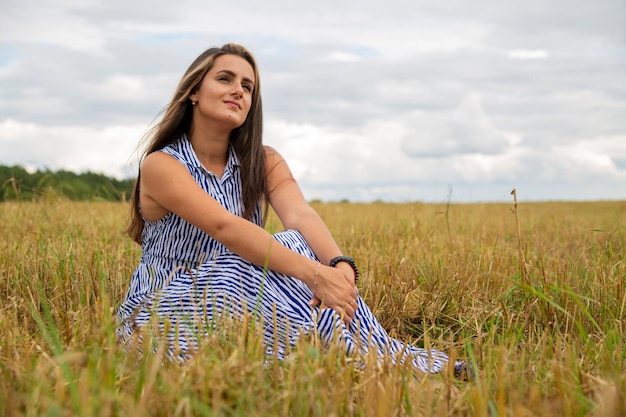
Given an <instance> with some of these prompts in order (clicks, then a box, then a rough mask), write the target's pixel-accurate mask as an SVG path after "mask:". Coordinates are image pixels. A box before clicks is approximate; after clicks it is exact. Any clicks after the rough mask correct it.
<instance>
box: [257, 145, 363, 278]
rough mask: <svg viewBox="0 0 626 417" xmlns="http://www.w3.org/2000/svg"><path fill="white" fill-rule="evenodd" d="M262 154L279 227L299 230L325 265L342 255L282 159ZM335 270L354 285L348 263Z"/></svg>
mask: <svg viewBox="0 0 626 417" xmlns="http://www.w3.org/2000/svg"><path fill="white" fill-rule="evenodd" d="M265 154H266V170H267V172H268V186H269V189H270V203H271V205H272V208H273V209H274V211H275V212H276V214H277V215H278V217H279V218H280V220H281V222H282V224H283V227H284V228H285V229H293V230H297V231H299V232H300V233H301V234H302V236H304V239H305V240H306V241H307V243H308V244H309V246H311V249H313V252H314V253H315V255H316V256H317V257H318V258H319V259H320V260H321V261H322V263H324V264H325V265H328V263H329V262H330V260H331V259H332V258H334V257H335V256H339V255H342V252H341V249H340V248H339V246H338V245H337V243H336V242H335V239H333V237H332V235H331V233H330V231H329V230H328V227H327V226H326V224H325V223H324V221H323V220H322V219H321V217H320V216H319V214H317V212H316V211H315V210H313V208H312V207H311V206H310V205H309V204H308V203H307V201H306V200H305V199H304V196H303V195H302V191H301V190H300V187H299V186H298V184H297V182H296V180H295V179H294V178H293V175H292V174H291V171H290V170H289V167H288V165H287V163H286V162H285V160H284V159H283V157H282V156H281V155H280V154H279V153H278V152H277V151H275V150H274V149H272V148H270V147H266V152H265ZM337 268H338V269H341V270H342V271H344V272H345V273H346V274H348V276H349V277H352V279H353V280H352V283H354V271H353V270H352V268H351V267H350V266H349V265H348V264H345V263H339V264H337Z"/></svg>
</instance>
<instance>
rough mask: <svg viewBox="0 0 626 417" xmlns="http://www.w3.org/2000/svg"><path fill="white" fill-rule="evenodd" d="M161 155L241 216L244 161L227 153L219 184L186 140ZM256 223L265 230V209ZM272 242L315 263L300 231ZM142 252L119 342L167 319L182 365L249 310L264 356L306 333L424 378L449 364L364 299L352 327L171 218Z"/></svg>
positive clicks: (151, 232)
mask: <svg viewBox="0 0 626 417" xmlns="http://www.w3.org/2000/svg"><path fill="white" fill-rule="evenodd" d="M162 151H163V152H165V153H167V154H169V155H171V156H173V157H174V158H176V159H177V160H178V161H180V162H181V163H182V164H183V165H185V166H186V167H187V169H188V170H189V172H190V173H191V175H192V176H193V178H194V179H195V180H196V181H197V182H198V184H200V186H201V187H202V188H203V189H204V190H205V191H206V192H207V193H209V194H210V195H211V196H212V197H213V198H215V199H216V200H217V201H219V202H220V203H221V204H222V205H223V206H224V207H226V209H227V210H229V211H230V212H232V213H234V214H237V215H242V213H243V207H242V203H241V201H240V195H241V179H240V175H239V162H238V159H237V157H236V155H235V153H234V152H232V151H231V152H230V156H229V159H228V163H227V166H226V169H225V171H224V173H223V175H222V178H221V179H220V178H218V177H217V176H216V175H214V174H212V173H211V172H209V171H207V170H206V169H205V168H204V167H203V166H202V164H201V163H200V162H199V160H198V158H197V156H196V154H195V153H194V151H193V149H192V147H191V143H190V142H189V141H188V140H187V139H186V138H185V137H183V138H182V139H181V140H179V141H178V142H177V143H175V144H172V145H170V146H168V147H166V148H164V149H163V150H162ZM253 220H254V222H255V223H256V224H259V225H260V224H261V210H260V205H259V207H258V208H257V212H256V214H255V217H254V219H253ZM274 238H275V239H276V240H277V241H279V242H280V243H282V244H283V245H285V246H287V247H288V248H291V249H292V250H294V251H296V252H298V253H300V254H302V255H304V256H307V257H309V258H312V259H316V257H315V254H314V253H313V252H312V250H311V248H310V247H309V245H308V244H307V243H306V241H305V240H304V238H303V237H302V235H301V234H300V233H299V232H296V231H293V230H287V231H283V232H280V233H277V234H275V235H274ZM142 252H143V255H142V258H141V261H140V263H139V266H138V267H137V269H136V270H135V273H134V274H133V276H132V279H131V282H130V287H129V289H128V293H127V295H126V298H125V300H124V301H123V303H122V304H121V306H120V307H119V310H118V318H119V320H120V322H121V326H120V328H119V329H118V334H119V336H120V339H121V341H122V343H124V342H128V341H130V340H132V336H133V333H134V332H138V329H140V328H141V327H142V326H143V325H145V324H147V323H148V321H149V320H150V319H151V317H152V316H156V317H157V318H158V319H160V320H159V321H160V322H163V320H164V319H165V318H167V320H169V322H170V323H171V327H170V329H172V330H171V331H169V332H168V334H167V339H168V340H167V342H168V356H169V357H170V358H177V359H185V358H187V357H189V355H191V354H192V353H193V351H194V350H195V349H196V347H197V346H198V343H201V340H202V339H201V337H200V335H201V334H205V333H206V329H207V328H210V327H211V324H212V322H213V320H215V319H217V317H218V316H223V315H225V314H234V315H235V316H236V317H237V316H239V317H241V316H242V315H243V313H244V310H247V311H248V312H250V313H253V314H256V315H260V316H261V317H262V318H263V320H262V322H263V335H264V341H265V346H266V352H267V353H268V354H272V355H277V356H278V357H279V358H283V357H284V355H285V354H286V353H287V352H288V350H289V348H290V347H291V346H293V345H294V344H295V343H296V341H297V340H298V338H299V337H300V336H301V335H303V334H310V333H311V332H318V335H319V337H320V340H322V341H323V342H324V343H327V344H330V343H341V344H342V345H343V347H344V348H345V349H346V351H347V352H348V353H350V354H353V353H356V352H359V351H360V352H361V353H363V354H365V353H367V352H368V351H369V350H370V349H372V348H375V349H377V351H378V355H379V357H383V356H384V355H391V357H392V358H393V359H394V361H396V362H398V363H405V362H406V361H407V360H410V361H412V363H413V365H414V366H415V368H417V369H419V370H421V371H424V372H439V371H441V369H442V368H443V366H444V365H445V364H446V363H447V361H448V357H447V356H446V355H445V354H443V353H442V352H439V351H435V350H425V349H422V348H417V347H414V346H411V345H408V344H404V343H403V342H400V341H399V340H396V339H393V338H391V337H389V335H388V334H387V332H386V331H385V330H384V329H383V328H382V326H381V325H380V324H379V323H378V321H377V320H376V318H375V317H374V315H373V314H372V312H371V311H370V309H369V308H368V307H367V305H366V304H365V302H364V301H363V300H362V299H361V298H360V297H359V300H358V304H359V307H358V309H357V311H356V316H355V319H354V320H353V321H352V323H351V324H350V326H349V327H348V326H346V325H345V323H344V322H343V320H341V318H340V317H339V316H338V314H337V313H336V312H335V311H334V310H332V309H323V310H320V309H319V308H317V307H315V308H312V307H311V306H310V305H309V301H310V300H311V298H312V296H313V294H312V293H311V291H310V290H309V288H308V287H307V286H306V285H305V284H304V283H303V282H302V281H300V280H298V279H296V278H292V277H288V276H285V275H283V274H279V273H276V272H274V271H268V270H264V269H263V268H261V267H258V266H256V265H253V264H251V263H250V262H248V261H246V260H244V259H242V258H241V257H240V256H238V255H236V254H234V253H232V252H231V251H229V250H228V249H226V248H225V247H224V246H223V245H222V244H221V243H220V242H217V241H216V240H214V239H213V238H211V236H209V235H207V234H206V233H204V232H203V231H201V230H200V229H198V228H197V227H195V226H193V225H191V224H190V223H188V222H187V221H185V220H183V219H182V218H180V217H178V216H177V215H175V214H173V213H171V212H170V213H169V214H167V215H166V216H165V217H163V218H162V219H161V220H158V221H155V222H150V221H146V222H145V228H144V231H143V235H142ZM203 327H204V329H205V332H204V333H203V331H202V328H203ZM458 365H459V364H457V366H458Z"/></svg>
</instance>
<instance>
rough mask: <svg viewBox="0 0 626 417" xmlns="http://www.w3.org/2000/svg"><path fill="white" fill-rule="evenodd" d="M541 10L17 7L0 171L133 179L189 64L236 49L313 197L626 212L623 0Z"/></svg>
mask: <svg viewBox="0 0 626 417" xmlns="http://www.w3.org/2000/svg"><path fill="white" fill-rule="evenodd" d="M529 1H530V2H531V3H530V5H528V4H529V3H528V2H527V1H524V2H514V3H512V4H511V3H502V4H500V3H493V2H488V1H485V0H478V2H472V3H469V2H466V1H461V0H451V1H450V2H431V1H421V0H417V1H415V0H390V2H387V3H386V4H385V7H381V5H380V2H375V1H373V0H365V1H360V2H358V3H356V2H355V1H346V2H337V1H334V0H333V1H331V0H320V1H319V2H316V3H310V4H307V5H304V6H303V5H301V4H295V3H293V2H289V1H287V0H277V1H274V2H270V3H267V2H266V3H261V2H252V1H250V0H242V1H240V2H235V3H232V2H231V3H218V4H211V5H210V7H207V6H206V4H205V3H202V2H199V1H198V0H180V1H178V2H176V3H168V2H165V3H159V4H158V5H155V4H153V3H148V2H146V1H144V0H138V1H136V2H126V1H124V2H123V1H120V0H107V1H103V0H85V1H82V0H80V1H79V0H59V1H56V2H54V4H53V3H51V2H50V1H48V0H32V1H29V2H23V1H18V0H6V1H5V2H4V3H3V6H2V13H0V79H1V80H2V86H1V87H0V115H2V116H0V117H1V118H0V146H2V149H3V151H2V153H0V163H1V164H7V163H9V164H24V165H28V164H30V165H33V166H42V167H50V168H53V169H54V168H64V169H75V170H86V169H91V170H95V171H100V172H105V173H110V174H112V175H122V174H127V175H133V174H134V172H135V170H134V168H132V169H130V170H129V169H128V168H127V166H128V163H129V158H130V160H133V161H134V153H133V152H134V149H135V147H136V145H137V143H138V140H139V138H140V137H141V135H142V134H143V133H144V131H145V129H146V127H147V126H148V124H149V123H150V122H151V121H152V120H153V118H154V117H156V116H157V114H158V112H159V111H160V110H161V109H162V108H163V106H164V105H165V104H166V103H167V102H168V100H169V99H170V97H171V94H172V92H173V89H174V87H175V85H176V82H177V81H178V79H179V78H180V76H181V75H182V72H183V71H184V69H185V68H186V66H187V65H188V64H189V63H190V62H191V60H192V59H193V58H195V56H196V55H197V54H198V53H199V52H200V51H201V50H202V49H203V48H205V47H208V46H214V45H219V44H221V43H224V42H227V41H235V42H240V43H243V44H245V45H247V46H249V47H250V48H251V50H252V52H254V53H255V55H256V56H257V59H258V61H259V64H260V67H261V74H262V78H263V81H262V84H263V90H264V97H263V104H264V111H265V115H266V123H265V126H266V135H265V141H266V143H268V144H270V145H273V146H275V147H276V148H277V149H278V150H279V151H280V152H281V153H283V155H284V156H285V157H286V158H287V160H288V162H289V163H290V166H291V167H292V170H293V171H294V175H295V176H296V177H297V179H298V180H299V181H300V183H301V185H302V186H303V188H304V189H305V195H306V196H307V197H308V198H324V199H341V198H350V199H361V200H371V199H379V198H380V199H388V200H394V201H399V200H400V201H402V200H414V199H422V200H434V201H439V200H441V199H442V198H443V199H445V198H446V195H447V189H448V186H452V187H453V188H454V190H455V195H456V196H458V198H464V199H469V200H472V199H488V200H491V199H493V198H509V196H508V192H510V188H511V187H512V186H516V185H517V186H519V185H520V184H523V185H524V186H525V187H526V189H525V190H524V191H525V193H526V195H528V196H531V195H532V196H533V198H541V196H543V197H544V198H567V196H568V194H567V193H569V195H570V196H574V197H576V198H584V197H585V196H587V197H590V198H591V197H593V198H598V196H600V197H601V196H602V195H603V193H608V194H606V195H608V196H610V197H615V195H616V194H615V192H614V190H615V189H619V190H622V191H621V193H622V194H621V197H622V198H626V194H624V193H626V187H623V184H624V172H625V171H626V155H625V151H624V145H622V144H623V143H625V142H626V119H625V118H624V108H626V99H625V98H624V94H623V88H622V87H621V86H622V85H625V84H626V78H625V77H626V75H625V74H624V72H623V68H624V64H625V62H624V55H623V51H624V48H626V45H625V40H624V36H623V18H622V16H624V15H625V14H626V3H624V2H623V1H622V0H607V1H605V2H601V3H597V2H596V3H594V2H591V3H590V2H583V1H580V0H575V1H574V3H571V2H565V1H564V0H554V1H550V2H545V1H540V0H529ZM522 4H523V5H524V7H515V6H520V5H522ZM615 184H618V185H620V184H621V185H622V186H621V187H616V186H615ZM555 190H558V192H557V191H555ZM580 190H586V191H585V192H580ZM558 193H563V194H559V195H557V194H558Z"/></svg>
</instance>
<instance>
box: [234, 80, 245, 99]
mask: <svg viewBox="0 0 626 417" xmlns="http://www.w3.org/2000/svg"><path fill="white" fill-rule="evenodd" d="M234 85H235V88H234V91H233V95H234V96H236V97H242V96H243V85H241V84H240V83H235V84H234Z"/></svg>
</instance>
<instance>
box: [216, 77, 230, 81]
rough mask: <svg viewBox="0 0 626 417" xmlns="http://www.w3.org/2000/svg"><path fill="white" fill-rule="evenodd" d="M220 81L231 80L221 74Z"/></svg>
mask: <svg viewBox="0 0 626 417" xmlns="http://www.w3.org/2000/svg"><path fill="white" fill-rule="evenodd" d="M217 80H218V81H224V82H227V83H229V82H230V78H228V77H226V76H221V77H219V78H218V79H217Z"/></svg>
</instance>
